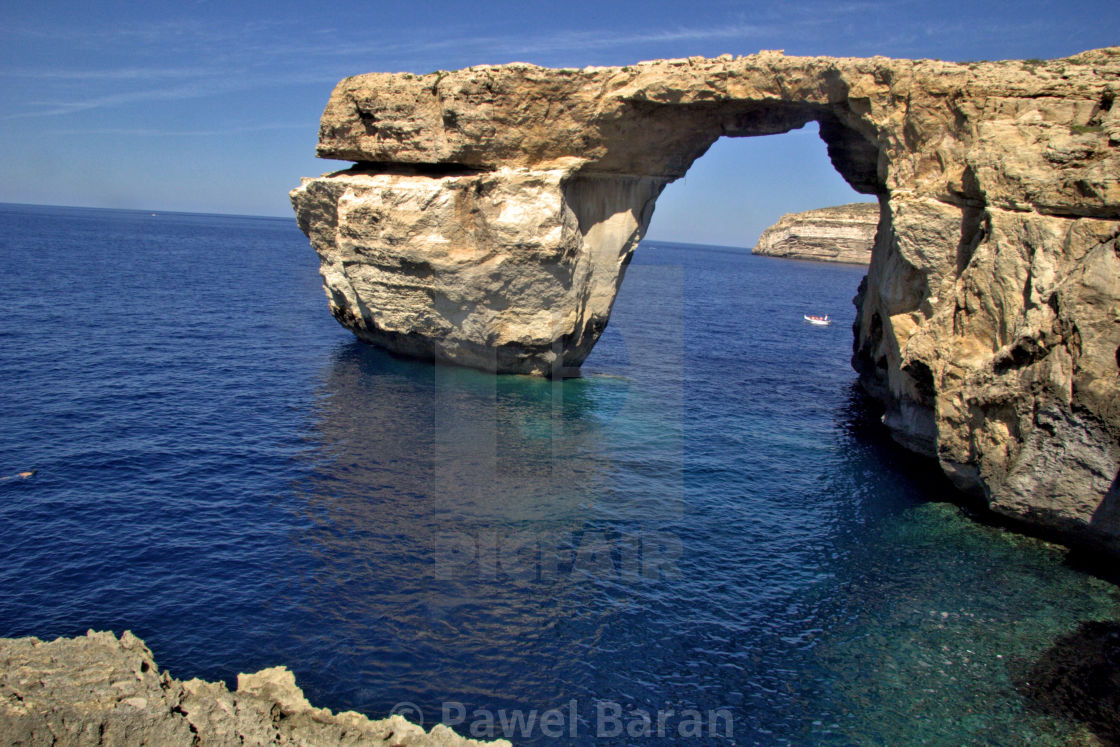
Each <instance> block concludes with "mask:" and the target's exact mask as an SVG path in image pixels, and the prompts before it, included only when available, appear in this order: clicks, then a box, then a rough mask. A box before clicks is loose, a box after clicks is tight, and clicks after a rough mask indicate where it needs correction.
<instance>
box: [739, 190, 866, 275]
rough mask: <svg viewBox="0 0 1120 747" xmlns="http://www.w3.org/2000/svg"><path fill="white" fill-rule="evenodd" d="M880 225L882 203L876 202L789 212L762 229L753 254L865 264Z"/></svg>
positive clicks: (752, 250) (752, 251)
mask: <svg viewBox="0 0 1120 747" xmlns="http://www.w3.org/2000/svg"><path fill="white" fill-rule="evenodd" d="M878 226H879V205H878V204H877V203H874V202H853V203H851V204H850V205H836V206H834V207H825V208H818V209H816V210H806V211H805V212H803V213H786V214H785V215H783V216H782V217H781V218H779V219H778V222H777V223H775V224H774V225H772V226H770V227H769V228H767V229H766V230H765V231H763V232H762V235H761V236H759V237H758V242H757V243H756V244H755V245H754V248H753V249H751V254H761V255H764V256H767V257H784V258H786V259H804V260H810V261H813V262H842V263H844V264H850V265H866V264H868V263H870V262H871V247H872V246H873V245H874V244H875V229H876V228H877V227H878Z"/></svg>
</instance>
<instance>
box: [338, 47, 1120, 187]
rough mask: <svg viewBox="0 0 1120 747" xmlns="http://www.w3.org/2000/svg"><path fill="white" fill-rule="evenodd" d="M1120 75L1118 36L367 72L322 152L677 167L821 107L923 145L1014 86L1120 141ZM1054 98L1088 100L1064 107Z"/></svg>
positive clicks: (609, 169) (1010, 96)
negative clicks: (1073, 47) (930, 54)
mask: <svg viewBox="0 0 1120 747" xmlns="http://www.w3.org/2000/svg"><path fill="white" fill-rule="evenodd" d="M1118 89H1120V47H1113V48H1107V49H1099V50H1091V51H1087V52H1083V53H1081V54H1078V55H1074V56H1072V57H1068V58H1063V59H1057V60H1006V61H996V62H988V61H984V62H963V63H954V62H942V61H937V60H904V59H890V58H886V57H871V58H835V57H789V56H786V55H784V54H782V53H781V52H760V53H758V54H754V55H750V56H746V57H732V56H730V55H724V56H722V57H717V58H712V59H709V58H701V57H693V58H688V59H675V60H656V61H650V62H641V63H638V64H635V65H627V66H623V67H588V68H582V69H572V68H563V69H551V68H542V67H537V66H535V65H529V64H524V63H513V64H509V65H497V66H476V67H470V68H466V69H463V70H457V71H451V72H447V71H439V72H434V73H430V74H427V75H414V74H411V73H369V74H365V75H357V76H354V77H350V78H346V79H344V80H342V81H341V82H340V83H339V84H338V85H337V86H336V87H335V89H334V91H333V93H332V94H331V98H330V101H329V103H328V104H327V107H326V110H325V111H324V113H323V117H322V121H321V125H320V130H319V145H318V149H317V153H318V155H319V156H320V157H323V158H332V159H341V160H348V161H355V162H360V163H365V164H414V165H421V166H427V167H429V168H431V167H433V166H437V165H441V164H444V165H448V166H452V167H455V168H477V169H494V168H498V167H502V166H504V167H510V166H514V167H517V166H522V167H530V168H537V167H550V168H555V167H569V168H572V169H573V170H576V169H578V170H580V171H581V172H583V173H596V172H600V173H609V174H644V175H651V176H666V177H669V178H675V177H679V176H681V175H683V174H684V172H685V171H686V170H687V168H688V166H689V165H690V164H691V163H692V161H693V160H694V159H695V158H696V157H698V156H699V155H700V154H702V153H703V152H704V150H706V149H707V147H708V146H709V145H710V144H711V143H712V142H714V140H715V139H717V138H718V137H720V136H722V135H729V136H748V135H765V134H774V133H780V132H786V131H788V130H790V129H794V128H796V127H800V126H802V125H804V124H805V123H806V122H808V121H810V120H814V119H816V120H821V121H822V132H823V129H824V128H823V124H824V120H825V119H831V120H832V121H834V122H835V123H839V124H840V125H842V126H843V127H844V128H846V129H850V130H851V131H852V132H855V133H858V134H859V135H861V136H862V137H863V138H864V139H865V140H866V141H868V142H869V143H872V144H875V145H876V146H877V147H879V148H885V149H887V150H888V151H890V150H892V149H893V150H894V151H897V154H903V153H915V152H917V151H919V150H921V148H922V146H923V145H924V144H927V142H929V143H936V142H937V139H939V138H940V137H941V135H942V133H943V132H944V131H946V130H950V131H952V130H954V129H961V130H967V129H970V128H971V129H972V130H973V132H972V133H968V132H959V133H957V134H958V135H959V136H960V137H962V138H963V137H966V136H968V135H969V134H973V135H975V132H974V131H975V129H976V126H977V122H978V121H979V120H980V119H982V118H983V117H985V116H987V117H991V116H994V115H1009V116H1010V117H1011V118H1012V119H1014V118H1015V117H1019V116H1020V115H1021V114H1022V113H1023V110H1024V107H1022V106H1019V105H1017V104H1016V103H1015V101H1016V100H1019V101H1033V102H1036V103H1035V104H1034V105H1033V110H1038V111H1041V119H1042V120H1043V121H1058V120H1060V121H1061V122H1062V123H1063V124H1064V125H1065V127H1066V128H1067V129H1068V128H1069V127H1070V126H1077V127H1081V128H1082V129H1083V130H1084V132H1081V133H1074V134H1097V135H1101V136H1103V137H1105V138H1106V139H1107V137H1108V136H1109V135H1110V134H1112V135H1115V137H1116V138H1117V140H1118V141H1120V126H1118V127H1117V131H1116V132H1115V133H1111V130H1110V128H1111V127H1112V126H1113V125H1114V122H1113V121H1103V120H1101V117H1100V116H1099V115H1100V111H1101V110H1102V109H1104V110H1105V113H1106V114H1107V113H1108V112H1107V110H1108V109H1109V108H1111V101H1112V100H1113V99H1114V98H1115V96H1116V93H1117V91H1118ZM1052 101H1067V102H1073V104H1074V106H1073V108H1072V109H1069V108H1068V107H1067V109H1069V110H1068V111H1067V110H1066V109H1063V110H1062V111H1060V112H1054V111H1050V110H1051V109H1053V108H1054V107H1052V106H1049V108H1048V104H1047V102H1052ZM1008 102H1011V103H1008ZM1038 102H1042V103H1041V104H1040V103H1038ZM1026 108H1032V107H1026ZM1059 108H1060V107H1059ZM1094 116H1097V120H1094V119H1093V117H1094ZM997 118H999V117H998V116H997ZM1067 120H1068V121H1067ZM1081 120H1084V121H1081ZM888 155H892V154H891V153H888ZM923 167H924V168H927V169H928V165H924V166H923ZM928 176H929V175H928V174H914V173H909V171H907V170H905V169H903V170H902V171H901V172H900V173H899V174H898V175H896V176H895V177H894V180H895V182H896V183H894V184H890V183H888V184H886V186H887V187H892V188H894V187H909V188H914V187H916V186H917V185H916V184H915V182H919V181H922V180H923V179H925V178H926V177H928ZM916 177H921V178H916ZM937 181H940V180H937ZM922 191H926V190H922ZM930 191H934V192H936V191H938V190H937V188H934V189H932V190H930Z"/></svg>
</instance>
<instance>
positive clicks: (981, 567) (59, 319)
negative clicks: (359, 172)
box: [0, 206, 1120, 745]
mask: <svg viewBox="0 0 1120 747" xmlns="http://www.w3.org/2000/svg"><path fill="white" fill-rule="evenodd" d="M0 228H2V230H0V237H2V238H0V241H2V243H0V254H2V256H3V258H4V263H5V267H6V268H7V273H8V277H7V282H6V283H5V284H3V285H2V286H0V309H2V311H3V315H2V320H3V321H2V323H0V380H3V381H4V382H5V385H4V387H3V389H2V391H0V422H2V423H3V425H4V427H3V429H2V430H0V467H2V470H3V472H4V473H5V474H8V473H14V472H15V471H18V470H21V469H37V470H38V472H37V474H36V475H35V477H34V478H32V479H30V480H21V481H6V482H4V483H0V498H2V500H0V541H2V543H3V545H2V546H3V547H4V548H5V551H4V553H3V554H2V555H0V598H2V599H3V600H4V602H3V604H2V605H0V634H3V635H9V636H11V635H37V636H40V637H51V636H55V635H74V634H77V633H81V632H84V631H85V629H86V628H89V627H93V628H98V629H105V628H107V629H114V630H117V631H120V630H123V629H126V628H131V629H132V630H133V631H134V632H136V633H137V634H138V635H140V636H141V637H143V638H144V639H145V640H146V641H147V642H148V643H149V645H150V646H151V647H152V649H153V650H154V652H155V654H156V656H157V659H158V660H159V661H160V662H161V664H162V665H163V666H164V667H165V668H167V669H169V670H170V671H171V672H172V673H173V674H174V675H175V676H178V677H193V676H201V677H207V678H226V679H229V678H232V677H234V676H235V674H236V672H238V671H249V670H254V669H257V668H260V667H264V666H271V665H275V664H281V663H283V664H287V665H288V666H290V667H291V668H292V669H293V670H294V671H295V672H296V675H297V677H298V680H299V682H300V683H301V684H302V685H303V686H304V688H305V690H306V691H307V694H308V695H309V697H310V698H311V699H312V700H313V701H314V702H316V703H317V704H321V705H327V706H330V707H332V708H335V709H340V708H353V709H357V710H361V711H363V712H365V713H368V714H370V715H373V716H380V715H385V714H386V713H388V712H390V711H391V710H393V709H394V708H397V709H398V710H406V711H409V712H410V715H412V716H413V717H414V718H423V719H424V721H425V722H426V723H427V724H428V725H429V726H430V725H431V724H432V723H434V722H435V721H437V720H441V719H442V720H445V721H448V722H451V723H455V724H456V728H457V729H459V730H460V731H461V732H464V733H470V732H471V731H473V732H474V733H476V734H477V735H479V736H486V735H493V736H500V735H502V734H503V732H505V733H508V734H509V735H510V736H511V737H512V738H513V739H514V740H515V742H517V743H552V742H554V741H559V742H565V743H597V742H603V743H620V744H621V743H626V744H635V743H639V744H645V743H649V744H659V743H664V744H682V743H686V744H687V743H697V744H704V743H724V744H920V743H929V744H985V743H986V744H1008V745H1011V744H1024V743H1034V744H1064V743H1069V742H1070V740H1074V741H1075V742H1076V741H1077V740H1083V739H1084V738H1086V736H1087V735H1088V734H1089V733H1090V726H1087V725H1086V723H1085V719H1087V718H1088V719H1089V720H1090V721H1092V715H1093V713H1094V711H1092V709H1091V708H1090V709H1087V710H1086V712H1082V713H1081V714H1080V716H1081V720H1078V719H1077V718H1074V717H1073V716H1072V715H1071V714H1070V713H1069V709H1068V708H1066V707H1064V706H1068V702H1067V701H1068V699H1066V700H1061V699H1059V700H1061V702H1060V703H1058V704H1057V705H1055V702H1054V699H1050V700H1046V698H1040V696H1039V695H1038V692H1037V691H1038V687H1036V685H1037V683H1039V682H1042V683H1044V684H1045V685H1046V688H1045V689H1047V690H1048V691H1051V692H1060V691H1061V688H1060V687H1058V686H1055V685H1054V682H1055V680H1052V679H1047V678H1048V677H1052V676H1054V675H1053V673H1052V672H1049V670H1048V669H1047V667H1046V666H1044V665H1045V664H1046V662H1047V661H1048V659H1047V657H1048V655H1049V654H1048V652H1053V651H1060V652H1062V657H1065V658H1066V659H1068V658H1069V657H1068V655H1067V654H1068V652H1070V651H1080V650H1083V649H1084V650H1090V649H1092V648H1093V645H1094V644H1093V643H1092V641H1093V640H1096V639H1094V638H1092V636H1091V635H1089V633H1088V632H1086V631H1089V632H1092V631H1096V630H1098V629H1097V628H1086V627H1085V624H1086V623H1088V622H1091V621H1115V620H1117V619H1120V594H1118V593H1117V590H1116V588H1115V587H1114V586H1112V585H1110V584H1108V583H1106V582H1105V581H1102V580H1099V579H1097V578H1094V577H1092V576H1090V575H1086V574H1085V573H1082V572H1080V571H1078V570H1076V569H1075V568H1073V567H1071V566H1069V565H1068V564H1067V563H1066V562H1065V553H1064V551H1063V550H1061V549H1060V548H1056V547H1053V546H1049V545H1046V544H1044V543H1042V542H1039V541H1037V540H1032V539H1028V538H1024V537H1021V536H1017V535H1013V534H1009V533H1007V532H1005V531H1003V530H1000V529H995V528H990V527H985V526H982V525H978V524H976V523H974V522H972V521H970V520H969V519H968V518H966V517H965V516H964V515H963V514H962V513H961V512H960V510H958V509H957V508H956V507H954V506H953V505H952V504H951V503H946V502H943V501H944V500H945V499H946V498H948V497H950V493H949V491H948V488H947V487H946V485H945V483H944V482H943V481H941V480H940V479H939V478H938V476H937V475H936V473H934V472H932V471H930V469H929V468H928V465H924V464H922V463H921V462H919V461H917V460H915V459H913V458H911V457H909V456H908V455H907V454H906V453H904V452H902V451H901V450H899V449H897V448H895V447H894V446H893V445H892V444H891V443H890V442H889V441H888V440H887V439H886V438H885V437H884V435H883V433H882V432H881V431H880V430H879V428H878V426H877V422H876V419H875V413H874V412H873V410H872V409H870V408H869V407H868V406H867V404H866V403H864V402H863V401H862V399H861V398H860V397H859V395H858V393H857V392H856V390H855V387H854V380H855V375H854V373H853V372H852V371H851V369H850V368H849V366H848V363H847V359H848V356H849V349H850V339H851V332H850V323H851V320H852V317H853V316H854V310H853V308H852V306H851V297H852V295H853V294H854V292H855V289H856V286H857V285H858V283H859V279H860V277H861V276H862V274H863V271H862V270H860V269H858V268H850V267H840V266H823V265H812V264H803V263H796V262H786V261H782V260H774V259H767V258H757V257H750V256H749V255H746V254H744V253H742V252H738V251H729V250H722V249H719V248H712V247H695V246H685V245H667V244H659V243H657V242H647V243H646V244H643V246H642V247H640V248H639V251H638V253H637V255H636V258H635V261H634V263H633V264H632V266H631V268H630V270H629V272H628V275H627V278H626V281H625V283H624V284H623V289H622V293H621V294H620V297H619V300H618V302H617V305H616V309H615V313H614V315H613V317H612V321H611V325H610V327H608V329H607V332H606V333H605V334H604V337H603V340H602V341H601V342H600V344H599V346H598V347H597V348H596V350H595V351H594V352H593V354H592V356H591V357H590V358H589V360H588V362H587V364H586V365H585V371H584V373H585V375H584V377H583V378H580V379H575V380H569V381H565V382H551V381H541V380H537V379H530V378H524V377H497V378H495V377H493V376H488V375H485V374H481V373H478V372H473V371H466V370H460V369H453V368H446V367H435V366H430V365H427V364H425V363H420V362H414V361H406V360H401V359H397V358H393V357H391V356H389V355H386V354H384V353H382V352H379V351H377V350H374V349H372V348H369V347H366V346H363V345H360V344H358V343H356V342H354V340H353V338H352V337H351V336H350V335H349V334H348V333H346V332H345V331H344V330H342V329H341V328H339V327H338V325H337V324H336V323H335V322H334V321H333V320H332V319H330V317H329V315H328V314H327V312H326V304H325V303H324V299H323V297H322V291H321V290H320V288H319V282H318V278H317V275H316V261H315V257H314V254H313V252H312V251H311V250H310V249H309V248H308V246H307V243H306V239H305V238H304V237H303V236H302V235H301V234H299V232H298V230H297V229H296V228H295V225H294V222H292V221H287V220H271V219H252V218H235V217H228V216H199V215H176V214H167V215H165V214H161V215H152V214H150V213H137V212H127V211H98V210H80V209H55V208H29V207H21V206H0ZM804 313H829V314H831V315H832V316H833V317H834V318H836V319H837V323H836V324H834V325H833V326H831V327H827V328H814V327H809V326H808V325H806V324H805V323H804V322H803V321H802V318H801V317H802V314H804ZM1111 630H1112V629H1111V628H1106V629H1105V638H1107V639H1108V640H1111V639H1110V638H1108V634H1109V631H1111ZM1070 636H1075V638H1073V639H1070V638H1069V637H1070ZM1098 637H1099V636H1098ZM1071 640H1072V641H1073V642H1072V643H1070V641H1071ZM1102 645H1103V644H1102ZM1111 645H1112V644H1111V643H1108V644H1107V645H1104V648H1103V649H1102V650H1103V651H1104V655H1105V658H1107V656H1110V655H1112V653H1113V648H1111ZM1051 658H1053V657H1051ZM1051 669H1052V667H1051ZM1093 671H1094V672H1096V674H1093V676H1094V677H1095V676H1098V675H1101V672H1100V671H1097V670H1093ZM1109 671H1114V670H1107V671H1104V674H1103V675H1101V676H1104V677H1105V679H1106V680H1107V678H1108V677H1109V676H1111V675H1110V674H1109ZM1048 672H1049V673H1048ZM1090 674H1092V673H1090ZM1067 679H1069V678H1068V677H1067ZM1083 679H1084V680H1085V681H1086V682H1088V681H1090V680H1092V679H1093V678H1092V677H1086V678H1083ZM1032 682H1034V683H1036V684H1035V685H1032V684H1030V683H1032ZM1106 684H1107V683H1106ZM1090 689H1091V688H1090ZM1032 694H1033V695H1034V697H1033V698H1032V697H1028V695H1032ZM1083 700H1084V699H1083ZM1059 706H1062V707H1059ZM549 711H552V713H551V714H549V713H548V712H549ZM669 711H672V714H671V715H664V714H667V713H668V712H669ZM659 712H660V713H661V714H662V718H661V719H660V728H659V719H658V714H659ZM644 717H648V718H649V724H648V726H647V725H646V722H645V721H644V720H643V718H644ZM542 718H543V719H545V720H546V721H547V719H555V720H556V724H557V725H555V726H554V725H553V724H552V722H548V725H546V724H545V722H544V721H542ZM518 719H520V720H518ZM1098 721H1099V719H1098ZM1091 727H1092V729H1093V730H1095V731H1096V733H1097V734H1099V735H1103V736H1105V737H1108V736H1109V735H1110V734H1111V732H1110V731H1109V729H1110V727H1108V726H1107V725H1103V726H1102V724H1100V723H1098V722H1097V721H1094V722H1093V723H1092V724H1091ZM555 729H559V732H558V733H559V736H558V737H555V738H554V737H553V736H551V735H553V733H554V732H555ZM659 731H660V734H659ZM616 732H618V733H616Z"/></svg>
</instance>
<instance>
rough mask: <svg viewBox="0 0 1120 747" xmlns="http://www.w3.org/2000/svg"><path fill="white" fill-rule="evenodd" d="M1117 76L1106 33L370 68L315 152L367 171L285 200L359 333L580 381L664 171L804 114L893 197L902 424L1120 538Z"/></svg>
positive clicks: (864, 317) (1026, 494)
mask: <svg viewBox="0 0 1120 747" xmlns="http://www.w3.org/2000/svg"><path fill="white" fill-rule="evenodd" d="M1118 92H1120V49H1116V48H1113V49H1104V50H1095V51H1091V52H1085V53H1082V54H1079V55H1076V56H1074V57H1070V58H1068V59H1063V60H1052V61H1045V62H1040V61H1003V62H983V63H969V64H957V63H948V62H938V61H931V60H892V59H886V58H882V57H875V58H870V59H850V58H845V59H836V58H827V57H786V56H784V55H782V54H781V53H778V52H763V53H760V54H757V55H752V56H749V57H736V58H733V57H731V56H729V55H725V56H723V57H720V58H717V59H702V58H692V59H687V60H664V61H655V62H646V63H641V64H637V65H632V66H627V67H620V68H585V69H582V70H573V69H564V70H549V69H543V68H539V67H534V66H531V65H524V64H515V65H507V66H499V67H489V66H487V67H475V68H469V69H466V70H460V71H455V72H442V71H441V72H438V73H432V74H430V75H423V76H417V75H411V74H396V75H391V74H369V75H360V76H356V77H353V78H347V79H345V80H343V81H342V82H341V83H339V84H338V86H337V87H336V88H335V90H334V92H333V93H332V95H331V98H330V102H329V103H328V104H327V107H326V110H325V112H324V114H323V119H322V122H321V126H320V131H319V149H318V152H319V154H320V155H321V156H324V157H329V158H341V159H346V160H351V161H354V162H356V165H355V166H354V168H352V169H350V170H348V171H343V172H339V173H336V174H332V175H327V176H323V177H320V178H317V179H308V180H305V181H304V183H303V185H302V186H301V187H299V188H298V189H296V190H294V191H293V192H292V201H293V204H294V206H295V209H296V212H297V215H298V217H299V222H300V226H301V227H302V228H303V230H304V231H305V232H306V233H307V234H308V236H309V237H310V238H311V242H312V245H313V246H314V247H315V249H316V251H317V252H318V253H319V255H320V258H321V260H322V272H323V277H324V284H325V287H326V290H327V294H328V298H329V302H330V306H331V310H332V312H333V313H334V314H335V316H336V317H337V318H338V319H339V320H340V321H341V322H342V323H343V324H345V325H346V326H348V327H349V328H350V329H352V330H353V331H354V332H355V334H357V335H358V336H359V337H361V338H362V339H365V340H369V341H372V342H376V343H379V344H382V345H385V346H386V347H388V348H390V349H392V350H396V351H399V352H404V353H409V354H413V355H422V356H425V357H435V358H440V359H443V360H448V361H452V362H456V363H462V364H466V365H471V366H477V367H480V368H485V369H488V370H496V371H503V372H521V373H538V374H554V375H555V374H563V373H564V372H566V371H570V370H571V369H574V368H575V367H578V366H579V365H580V363H581V362H582V361H583V359H584V358H585V357H586V355H587V353H588V352H589V351H590V349H591V347H592V346H593V345H594V343H595V341H596V339H597V338H598V336H599V334H600V333H601V332H602V330H603V328H604V327H605V325H606V323H607V320H608V318H609V315H610V310H611V304H612V303H613V299H614V296H615V292H616V291H617V288H618V285H619V283H620V282H621V281H622V277H623V274H624V271H625V268H626V265H627V263H628V261H629V259H630V256H631V253H632V252H633V251H634V248H635V246H636V244H637V242H638V240H639V239H640V238H641V236H642V234H643V232H644V230H645V228H646V226H647V225H648V222H649V219H650V216H651V213H652V209H653V204H654V201H655V199H656V198H657V196H658V194H659V193H660V191H661V189H662V188H663V187H664V185H665V184H667V183H668V182H670V181H672V180H673V179H676V178H678V177H680V176H682V175H683V174H684V173H685V171H686V170H687V169H688V167H689V165H690V164H691V163H692V162H693V160H695V159H696V158H697V157H699V156H700V155H701V154H703V153H704V151H705V150H706V149H707V148H708V146H709V145H711V143H712V142H714V141H715V140H716V139H717V138H719V137H721V136H730V137H739V136H750V135H764V134H771V133H779V132H786V131H788V130H791V129H794V128H798V127H801V126H803V125H804V124H805V123H807V122H809V121H811V120H815V121H817V122H818V123H819V125H820V135H821V138H822V139H823V140H824V142H825V143H826V145H827V147H828V152H829V156H830V158H831V160H832V163H833V165H834V166H835V167H836V169H837V170H838V171H839V172H840V174H841V175H842V176H843V177H844V178H845V179H846V180H847V181H848V183H849V184H850V185H851V186H852V187H853V188H855V189H856V190H857V191H860V192H863V193H866V194H872V195H876V196H877V197H878V200H879V208H880V219H879V230H878V233H877V239H876V244H875V247H874V249H873V252H872V259H871V264H870V267H869V273H868V278H867V282H866V283H865V284H864V286H863V289H862V290H861V292H860V294H859V297H858V303H859V307H860V313H859V316H858V320H857V323H856V329H855V336H856V340H855V356H854V359H853V362H854V364H855V366H856V368H857V369H858V370H859V372H860V374H861V380H862V381H863V382H864V385H865V387H866V388H867V389H868V390H869V391H871V392H872V393H874V394H875V395H876V396H877V397H878V398H880V399H881V400H882V401H883V403H884V405H885V406H886V408H887V415H886V417H885V422H886V423H887V425H888V426H890V428H891V429H892V431H893V432H894V434H895V436H896V437H897V438H898V439H899V440H900V441H901V442H903V443H905V444H906V445H908V446H910V447H911V448H914V449H916V450H918V451H920V452H922V453H925V454H928V455H930V456H932V457H934V458H936V459H938V460H939V461H940V463H941V464H942V466H943V468H944V469H945V471H946V472H947V473H948V474H949V475H950V476H952V478H953V479H954V480H955V481H956V482H957V484H958V485H959V486H960V487H961V488H963V489H965V490H968V491H971V492H973V493H975V494H976V495H978V496H979V497H981V498H982V499H983V500H984V501H985V502H986V503H987V504H988V505H989V506H990V507H991V508H992V509H993V510H995V511H997V512H1002V513H1004V514H1006V515H1008V516H1013V517H1017V518H1023V519H1025V520H1026V521H1028V522H1031V523H1033V524H1035V525H1038V526H1043V527H1048V528H1051V529H1054V530H1057V531H1059V532H1062V533H1063V535H1064V536H1065V537H1067V538H1068V539H1070V540H1077V541H1083V542H1086V543H1090V544H1094V545H1096V546H1098V547H1103V548H1107V549H1109V550H1111V551H1113V552H1120V480H1118V469H1120V370H1118V368H1120V311H1118V309H1120V249H1118V248H1117V237H1118V235H1120V178H1118V175H1120V107H1117V106H1114V102H1115V100H1116V97H1117V93H1118ZM651 311H652V309H651Z"/></svg>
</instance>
